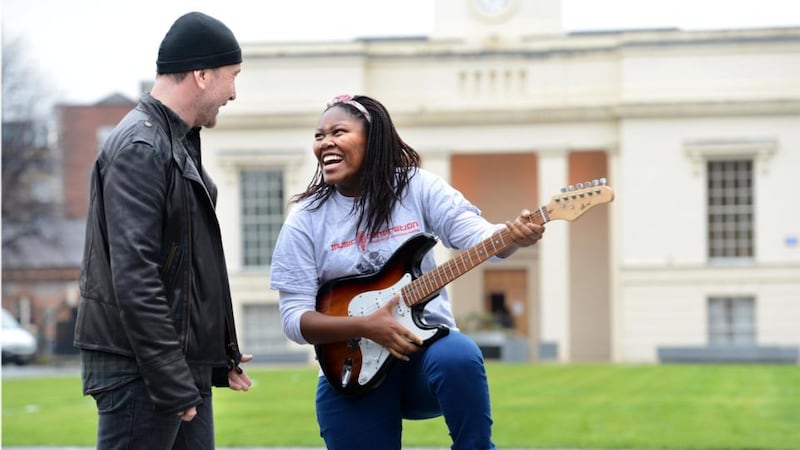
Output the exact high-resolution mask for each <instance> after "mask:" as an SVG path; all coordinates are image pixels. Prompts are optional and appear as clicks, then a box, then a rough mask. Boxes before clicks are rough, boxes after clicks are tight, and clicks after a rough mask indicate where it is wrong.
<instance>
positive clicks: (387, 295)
mask: <svg viewBox="0 0 800 450" xmlns="http://www.w3.org/2000/svg"><path fill="white" fill-rule="evenodd" d="M411 281H412V278H411V275H410V274H405V275H403V277H402V278H400V280H398V281H397V283H395V284H393V285H392V286H390V287H389V288H387V289H382V290H379V291H369V292H362V293H360V294H358V295H356V296H355V297H353V299H352V300H351V301H350V304H349V306H348V307H347V313H348V314H349V315H350V316H353V317H357V316H367V315H370V314H372V313H374V312H375V311H377V310H379V309H380V308H382V307H383V306H384V305H386V303H388V302H389V301H390V300H391V299H392V298H394V296H395V295H398V294H400V290H401V289H402V288H403V286H405V285H407V284H409V283H411ZM392 315H393V316H394V318H395V320H397V321H398V322H400V324H401V325H403V326H404V327H406V329H408V330H409V331H411V332H412V333H414V334H415V335H417V336H419V337H420V338H421V339H422V340H423V341H426V340H428V339H430V338H431V337H433V336H434V335H435V334H436V333H437V332H438V329H436V328H431V329H425V328H420V327H418V326H417V324H416V323H415V322H414V317H413V312H412V310H411V308H409V307H408V306H407V305H406V304H405V302H403V300H402V298H401V299H400V301H399V302H398V304H397V307H396V308H395V309H394V311H393V312H392ZM358 344H359V347H360V348H361V364H362V366H361V372H360V373H359V375H358V384H360V385H362V386H363V385H366V384H367V383H369V382H370V380H372V378H373V377H374V376H375V374H376V373H377V372H378V370H380V369H381V367H383V364H384V363H385V362H386V359H387V358H388V357H389V356H390V355H391V354H390V353H389V351H388V350H387V349H386V348H384V347H383V346H381V345H380V344H378V343H376V342H375V341H372V340H370V339H366V338H361V339H360V340H359V341H358Z"/></svg>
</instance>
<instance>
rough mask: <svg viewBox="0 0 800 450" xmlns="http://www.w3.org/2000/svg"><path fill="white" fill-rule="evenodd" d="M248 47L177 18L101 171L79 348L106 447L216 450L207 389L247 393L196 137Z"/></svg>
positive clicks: (212, 118)
mask: <svg viewBox="0 0 800 450" xmlns="http://www.w3.org/2000/svg"><path fill="white" fill-rule="evenodd" d="M241 63H242V51H241V48H240V47H239V43H238V42H237V41H236V38H235V37H234V35H233V33H232V32H231V30H230V29H228V27H227V26H225V25H224V24H223V23H222V22H220V21H219V20H217V19H215V18H213V17H209V16H207V15H205V14H202V13H199V12H192V13H188V14H186V15H184V16H181V17H180V18H178V20H176V21H175V23H174V24H173V25H172V27H171V28H170V29H169V31H168V32H167V34H166V36H165V37H164V39H163V41H162V42H161V46H160V48H159V50H158V59H157V62H156V65H157V74H156V79H155V82H154V84H153V89H152V91H151V92H150V93H149V94H144V95H142V98H141V99H140V100H139V103H138V105H137V106H136V108H135V109H134V110H132V111H131V112H130V113H128V115H127V116H126V117H125V118H124V119H123V120H122V121H121V122H120V123H119V125H117V127H116V128H115V130H114V131H113V132H112V133H111V135H110V136H109V137H108V139H107V140H106V142H105V143H104V144H103V146H102V149H101V152H100V154H99V155H98V157H97V161H96V163H95V166H94V170H93V172H92V182H91V194H90V205H89V212H88V219H87V226H86V244H85V251H84V257H83V263H82V267H81V277H80V289H81V301H80V305H79V309H78V319H77V323H76V327H75V346H76V347H78V348H79V349H80V350H81V365H82V378H83V392H84V394H87V395H92V396H93V397H94V399H95V401H96V402H97V410H98V416H99V420H98V430H97V448H98V449H148V450H152V449H173V448H175V449H193V450H194V449H199V450H202V449H213V448H214V420H213V410H212V401H211V388H212V386H228V387H230V388H231V389H234V390H242V391H246V390H248V389H249V388H250V384H251V383H250V379H249V378H248V377H247V375H246V374H245V373H244V371H243V370H242V369H241V368H240V366H239V364H240V363H242V362H247V361H249V360H250V359H252V356H251V355H242V354H241V353H240V352H239V346H238V342H237V339H236V327H235V324H234V319H233V317H234V315H233V305H232V303H231V293H230V286H229V283H228V271H227V268H226V266H225V256H224V254H223V250H222V238H221V235H220V228H219V223H218V221H217V216H216V212H215V206H216V198H217V188H216V185H215V184H214V182H213V181H212V180H211V178H210V177H209V175H208V174H207V173H206V172H205V170H204V169H203V165H202V158H201V148H200V130H201V128H202V127H213V126H214V125H216V121H217V115H218V113H219V108H220V107H221V106H223V105H225V104H226V103H227V102H228V101H231V100H234V99H235V98H236V89H235V79H236V76H237V75H238V74H239V72H240V70H241Z"/></svg>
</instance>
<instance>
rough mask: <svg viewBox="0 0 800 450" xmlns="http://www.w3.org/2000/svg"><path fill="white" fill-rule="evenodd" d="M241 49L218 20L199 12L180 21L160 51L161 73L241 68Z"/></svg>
mask: <svg viewBox="0 0 800 450" xmlns="http://www.w3.org/2000/svg"><path fill="white" fill-rule="evenodd" d="M241 62H242V49H241V48H240V47H239V42H237V41H236V37H234V35H233V32H232V31H231V30H230V28H228V27H227V26H225V24H224V23H222V22H220V21H219V20H217V19H215V18H213V17H211V16H208V15H205V14H203V13H200V12H190V13H188V14H184V15H183V16H181V17H179V18H178V20H176V21H175V23H174V24H172V27H171V28H170V29H169V31H167V35H166V36H164V40H163V41H161V46H160V47H159V48H158V61H156V66H157V72H158V73H160V74H161V73H179V72H189V71H192V70H196V69H213V68H215V67H222V66H228V65H231V64H239V63H241Z"/></svg>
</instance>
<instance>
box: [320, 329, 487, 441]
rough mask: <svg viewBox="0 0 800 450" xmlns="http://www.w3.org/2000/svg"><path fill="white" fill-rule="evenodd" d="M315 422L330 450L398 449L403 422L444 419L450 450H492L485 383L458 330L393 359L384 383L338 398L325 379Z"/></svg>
mask: <svg viewBox="0 0 800 450" xmlns="http://www.w3.org/2000/svg"><path fill="white" fill-rule="evenodd" d="M316 403H317V422H318V423H319V427H320V435H321V436H322V438H323V439H324V440H325V445H326V446H327V448H328V449H329V450H359V449H364V450H375V449H380V450H392V449H397V450H399V449H400V446H401V441H402V428H403V419H411V420H419V419H429V418H433V417H438V416H440V415H444V420H445V423H446V424H447V427H448V429H449V430H450V437H451V438H452V439H453V446H452V448H453V449H469V450H487V449H495V448H496V447H495V446H494V444H493V443H492V417H491V408H490V402H489V385H488V383H487V381H486V370H485V368H484V364H483V356H482V355H481V352H480V349H479V348H478V346H477V345H476V344H475V342H473V341H472V339H470V338H469V337H467V336H465V335H464V334H461V333H459V332H457V331H450V334H448V335H447V336H445V337H444V338H441V339H439V340H438V341H436V342H434V343H433V344H431V345H430V346H429V347H427V348H425V349H424V350H423V351H421V352H417V353H416V354H414V355H413V356H412V357H411V361H408V362H402V361H395V363H394V365H393V366H392V368H391V369H390V371H389V374H388V375H387V377H386V379H385V380H384V381H383V383H382V384H381V385H380V386H379V387H378V388H377V389H374V390H372V391H369V392H366V393H363V394H361V395H357V396H354V397H349V396H343V395H341V394H339V393H337V392H336V391H334V390H333V388H331V387H330V385H329V384H328V382H327V380H326V379H325V378H324V377H321V378H320V379H319V383H318V385H317V400H316Z"/></svg>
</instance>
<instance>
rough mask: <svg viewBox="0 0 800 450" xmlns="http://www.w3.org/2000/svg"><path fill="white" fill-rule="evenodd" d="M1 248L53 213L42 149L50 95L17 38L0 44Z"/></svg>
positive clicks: (49, 167) (47, 152)
mask: <svg viewBox="0 0 800 450" xmlns="http://www.w3.org/2000/svg"><path fill="white" fill-rule="evenodd" d="M2 52H3V53H2V89H3V91H2V117H3V120H2V136H3V138H2V164H3V166H2V189H3V190H2V215H3V248H4V249H6V248H7V247H9V246H13V245H14V243H15V242H17V241H18V239H19V238H20V236H24V235H27V236H31V235H34V236H38V235H41V234H42V230H43V228H44V226H45V225H44V223H46V222H47V221H48V220H49V219H52V218H53V216H54V215H55V211H56V208H55V206H56V204H57V200H56V199H57V196H56V195H55V191H56V190H57V189H55V184H54V182H53V181H54V179H53V176H54V170H55V162H54V158H53V154H52V152H51V149H50V146H49V145H48V135H47V133H48V131H47V125H48V109H49V107H50V105H49V101H50V98H49V96H50V93H49V92H50V91H49V88H48V87H47V85H46V84H45V83H44V82H43V81H42V79H41V77H40V75H39V73H38V72H37V70H36V68H35V66H33V65H31V63H30V62H29V60H27V59H26V56H27V53H26V48H25V43H24V41H23V40H22V39H21V38H16V39H12V40H7V39H6V36H5V35H3V46H2Z"/></svg>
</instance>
